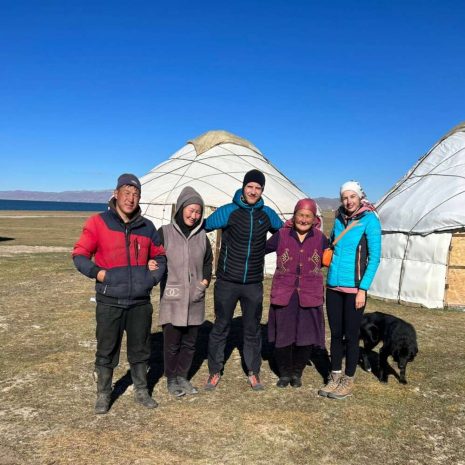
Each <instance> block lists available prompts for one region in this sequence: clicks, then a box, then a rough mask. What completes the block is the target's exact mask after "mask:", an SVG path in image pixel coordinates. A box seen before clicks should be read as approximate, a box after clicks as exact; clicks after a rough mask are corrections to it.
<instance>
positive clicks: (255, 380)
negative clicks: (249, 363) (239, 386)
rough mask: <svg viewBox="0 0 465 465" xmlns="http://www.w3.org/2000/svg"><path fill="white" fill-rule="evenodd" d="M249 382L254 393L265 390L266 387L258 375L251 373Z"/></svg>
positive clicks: (248, 378) (248, 377)
mask: <svg viewBox="0 0 465 465" xmlns="http://www.w3.org/2000/svg"><path fill="white" fill-rule="evenodd" d="M247 382H248V383H249V384H250V387H251V388H252V389H253V390H254V391H263V389H265V386H263V384H262V383H261V382H260V377H259V376H258V374H256V373H252V372H249V376H247Z"/></svg>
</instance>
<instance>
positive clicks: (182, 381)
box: [176, 376, 199, 394]
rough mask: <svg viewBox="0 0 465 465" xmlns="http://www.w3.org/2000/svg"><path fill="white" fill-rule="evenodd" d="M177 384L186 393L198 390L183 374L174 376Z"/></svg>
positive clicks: (195, 392)
mask: <svg viewBox="0 0 465 465" xmlns="http://www.w3.org/2000/svg"><path fill="white" fill-rule="evenodd" d="M176 379H177V381H178V385H179V387H180V388H181V389H183V390H184V392H185V393H186V394H197V393H198V392H199V390H198V389H197V388H196V387H195V386H193V385H192V383H191V382H190V381H189V380H188V379H187V378H184V376H176Z"/></svg>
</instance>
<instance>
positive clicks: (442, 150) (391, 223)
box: [370, 123, 465, 308]
mask: <svg viewBox="0 0 465 465" xmlns="http://www.w3.org/2000/svg"><path fill="white" fill-rule="evenodd" d="M376 206H377V209H378V213H379V216H380V219H381V225H382V231H383V235H382V257H381V263H380V266H379V268H378V271H377V274H376V277H375V280H374V282H373V285H372V287H371V289H370V295H372V296H374V297H379V298H384V299H389V300H395V301H397V302H399V303H406V304H418V305H421V306H425V307H428V308H442V307H445V306H465V123H462V124H460V125H458V126H456V127H455V128H454V129H452V130H451V131H450V132H449V133H447V134H446V135H445V136H444V137H443V138H441V139H440V140H439V142H437V143H436V144H435V145H434V146H433V147H432V149H431V150H430V151H429V152H427V153H426V155H424V156H423V157H422V158H420V159H419V160H418V162H417V163H416V164H415V165H414V166H413V168H412V169H411V170H410V171H409V172H408V173H407V174H406V175H405V176H404V177H403V178H402V179H401V180H400V181H399V182H398V183H397V184H396V185H395V186H394V187H393V188H392V189H391V190H390V191H389V192H388V193H387V194H386V195H385V196H384V197H383V198H382V199H381V200H380V201H379V202H378V203H377V205H376Z"/></svg>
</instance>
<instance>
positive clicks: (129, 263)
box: [73, 173, 166, 414]
mask: <svg viewBox="0 0 465 465" xmlns="http://www.w3.org/2000/svg"><path fill="white" fill-rule="evenodd" d="M140 193H141V185H140V181H139V179H137V177H136V176H134V175H133V174H127V173H125V174H122V175H121V176H120V177H119V178H118V182H117V185H116V189H115V191H114V193H113V197H112V199H111V200H110V202H109V209H108V210H107V211H106V212H104V213H100V214H98V215H93V216H91V217H90V218H89V219H88V220H87V221H86V223H85V225H84V228H83V231H82V234H81V237H80V238H79V240H78V241H77V242H76V244H75V246H74V249H73V261H74V264H75V266H76V268H77V269H78V270H79V271H80V272H81V273H82V274H84V275H85V276H88V277H89V278H93V279H95V280H96V283H95V291H96V301H97V308H96V320H97V329H96V337H97V351H96V354H95V375H96V378H97V401H96V404H95V413H100V414H103V413H107V412H108V410H109V409H110V402H111V385H112V378H113V370H114V368H116V366H117V365H118V362H119V354H120V349H121V340H122V337H123V333H124V331H126V336H127V357H128V361H129V364H130V367H131V377H132V380H133V383H134V399H135V401H136V402H138V403H140V404H142V405H143V406H144V407H147V408H155V407H156V406H157V403H156V402H155V401H154V400H153V399H152V398H151V397H150V395H149V393H148V389H147V362H148V360H149V357H150V332H151V327H152V313H153V308H152V304H151V302H150V293H151V291H152V288H153V286H155V285H156V284H157V283H158V282H159V281H160V279H161V277H162V276H163V273H164V271H165V267H166V257H165V251H164V249H163V246H162V245H161V244H160V238H159V236H158V233H157V230H156V228H155V226H154V225H153V223H152V222H151V221H149V220H147V219H146V218H144V217H143V216H142V215H141V210H140V207H139V199H140ZM92 258H93V260H92ZM150 259H154V260H155V261H156V262H157V265H158V269H157V270H155V271H149V270H148V267H147V262H148V260H150Z"/></svg>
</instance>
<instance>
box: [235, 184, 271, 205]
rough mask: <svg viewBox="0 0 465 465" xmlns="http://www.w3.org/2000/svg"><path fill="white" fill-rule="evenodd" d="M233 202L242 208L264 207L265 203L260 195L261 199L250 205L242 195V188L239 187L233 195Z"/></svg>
mask: <svg viewBox="0 0 465 465" xmlns="http://www.w3.org/2000/svg"><path fill="white" fill-rule="evenodd" d="M233 202H234V203H235V204H236V205H238V206H239V207H240V208H247V209H252V208H262V207H263V205H265V203H264V202H263V198H262V197H260V200H259V201H258V202H257V203H255V204H253V205H249V204H248V203H247V202H246V201H245V200H244V197H243V195H242V189H237V191H236V193H235V194H234V197H233Z"/></svg>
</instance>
